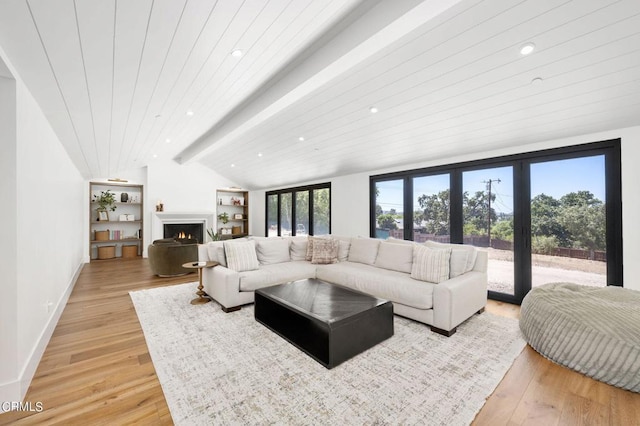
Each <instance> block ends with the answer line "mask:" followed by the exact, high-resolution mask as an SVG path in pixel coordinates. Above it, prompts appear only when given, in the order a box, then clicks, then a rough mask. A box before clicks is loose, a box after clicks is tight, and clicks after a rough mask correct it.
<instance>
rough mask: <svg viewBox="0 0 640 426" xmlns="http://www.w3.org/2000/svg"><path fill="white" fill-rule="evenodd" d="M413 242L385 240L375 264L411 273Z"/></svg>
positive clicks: (379, 266)
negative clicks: (404, 242)
mask: <svg viewBox="0 0 640 426" xmlns="http://www.w3.org/2000/svg"><path fill="white" fill-rule="evenodd" d="M412 264H413V244H403V243H396V242H395V241H393V242H391V241H383V242H382V243H380V248H379V249H378V256H377V257H376V263H375V266H377V267H378V268H383V269H389V270H391V271H398V272H405V273H407V274H408V273H411V266H412Z"/></svg>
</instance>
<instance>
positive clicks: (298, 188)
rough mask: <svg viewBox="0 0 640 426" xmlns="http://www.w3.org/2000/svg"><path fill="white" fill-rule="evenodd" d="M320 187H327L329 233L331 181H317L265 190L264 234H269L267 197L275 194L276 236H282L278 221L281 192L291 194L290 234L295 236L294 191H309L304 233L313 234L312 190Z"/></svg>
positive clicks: (280, 225) (320, 188)
mask: <svg viewBox="0 0 640 426" xmlns="http://www.w3.org/2000/svg"><path fill="white" fill-rule="evenodd" d="M322 189H328V190H329V233H331V182H324V183H317V184H313V185H305V186H296V187H293V188H282V189H275V190H272V191H267V192H266V193H265V216H264V217H265V219H264V222H265V227H264V228H265V236H269V197H270V196H273V195H276V196H277V197H278V198H277V206H278V210H277V215H278V237H281V236H282V224H281V221H280V214H281V206H282V204H281V197H282V194H291V199H292V202H291V221H292V226H291V228H292V229H291V236H295V235H296V226H295V223H296V193H298V192H307V191H308V192H309V229H308V230H307V233H306V234H305V235H315V234H314V229H313V228H314V217H313V214H314V209H313V203H314V201H313V194H314V192H313V191H316V190H322Z"/></svg>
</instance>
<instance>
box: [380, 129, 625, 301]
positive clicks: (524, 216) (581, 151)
mask: <svg viewBox="0 0 640 426" xmlns="http://www.w3.org/2000/svg"><path fill="white" fill-rule="evenodd" d="M594 155H604V157H605V181H606V182H605V188H606V194H605V203H606V233H607V236H606V244H607V285H615V286H623V265H622V170H621V149H620V139H611V140H605V141H600V142H592V143H586V144H581V145H573V146H566V147H560V148H551V149H545V150H540V151H533V152H527V153H520V154H513V155H507V156H502V157H496V158H487V159H482V160H475V161H469V162H464V163H457V164H447V165H441V166H436V167H430V168H427V169H413V170H407V171H401V172H395V173H387V174H383V175H375V176H370V178H369V188H370V190H369V195H370V219H369V225H370V226H369V228H370V236H372V237H374V236H375V226H376V221H375V205H376V194H375V188H376V182H380V181H384V180H397V179H404V201H403V203H404V215H405V220H404V237H405V240H409V239H411V236H412V235H413V220H412V215H413V210H412V209H413V206H412V204H413V200H412V198H413V185H412V179H413V178H414V177H419V176H427V175H435V174H443V173H450V196H451V200H450V203H451V204H450V215H451V218H450V230H451V233H450V235H451V242H452V243H459V244H462V242H463V222H464V218H463V209H462V207H463V183H462V174H463V172H465V171H472V170H479V169H485V168H495V167H503V166H512V167H513V189H514V194H513V196H514V212H513V214H514V218H513V220H514V253H513V256H514V275H515V276H514V295H510V294H505V293H499V292H495V291H489V298H491V299H495V300H499V301H504V302H509V303H516V304H520V303H521V302H522V299H523V298H524V296H525V295H526V294H527V293H528V292H529V291H530V290H531V280H532V269H531V171H530V170H531V167H530V166H531V164H534V163H541V162H546V161H554V160H563V159H572V158H580V157H588V156H594Z"/></svg>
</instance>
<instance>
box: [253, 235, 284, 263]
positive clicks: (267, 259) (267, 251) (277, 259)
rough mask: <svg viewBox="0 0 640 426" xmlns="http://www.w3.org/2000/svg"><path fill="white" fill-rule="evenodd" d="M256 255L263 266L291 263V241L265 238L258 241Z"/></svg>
mask: <svg viewBox="0 0 640 426" xmlns="http://www.w3.org/2000/svg"><path fill="white" fill-rule="evenodd" d="M256 255H257V256H258V262H260V264H261V265H273V264H274V263H283V262H289V261H290V260H291V257H290V256H289V239H284V238H265V239H263V240H256Z"/></svg>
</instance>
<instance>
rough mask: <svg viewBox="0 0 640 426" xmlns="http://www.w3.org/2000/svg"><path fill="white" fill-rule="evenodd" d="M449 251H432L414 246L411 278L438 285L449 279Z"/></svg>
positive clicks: (448, 249) (424, 247)
mask: <svg viewBox="0 0 640 426" xmlns="http://www.w3.org/2000/svg"><path fill="white" fill-rule="evenodd" d="M450 258H451V249H450V248H447V249H432V248H429V247H426V246H420V245H416V246H415V247H414V250H413V266H412V267H411V278H413V279H416V280H420V281H427V282H430V283H440V282H442V281H446V280H448V279H449V259H450Z"/></svg>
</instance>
